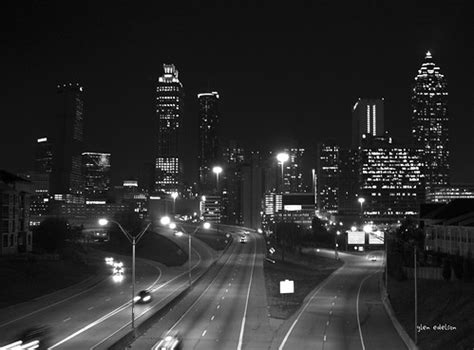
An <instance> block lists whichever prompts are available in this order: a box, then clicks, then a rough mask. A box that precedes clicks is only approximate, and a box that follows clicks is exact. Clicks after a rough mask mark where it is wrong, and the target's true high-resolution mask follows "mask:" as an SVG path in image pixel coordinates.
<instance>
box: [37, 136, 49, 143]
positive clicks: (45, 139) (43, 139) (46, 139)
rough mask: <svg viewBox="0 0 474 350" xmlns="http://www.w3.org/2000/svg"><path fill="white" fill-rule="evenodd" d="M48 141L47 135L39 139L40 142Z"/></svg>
mask: <svg viewBox="0 0 474 350" xmlns="http://www.w3.org/2000/svg"><path fill="white" fill-rule="evenodd" d="M46 141H48V138H47V137H42V138H40V139H38V143H40V142H46Z"/></svg>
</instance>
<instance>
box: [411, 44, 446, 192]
mask: <svg viewBox="0 0 474 350" xmlns="http://www.w3.org/2000/svg"><path fill="white" fill-rule="evenodd" d="M447 100H448V90H447V85H446V80H445V78H444V75H443V74H441V73H440V69H439V67H437V66H436V65H435V64H434V62H433V58H432V56H431V53H430V52H429V51H428V52H427V53H426V57H425V61H424V62H423V64H422V65H421V68H420V69H419V70H418V75H417V76H416V77H415V84H414V86H413V95H412V107H413V114H412V135H413V139H414V146H415V149H417V150H418V151H419V153H420V157H421V160H422V161H423V164H424V168H423V174H424V176H425V182H426V185H425V186H426V192H427V193H428V192H429V191H430V189H431V188H432V187H435V186H439V185H441V186H442V185H446V184H448V183H449V150H448V108H447Z"/></svg>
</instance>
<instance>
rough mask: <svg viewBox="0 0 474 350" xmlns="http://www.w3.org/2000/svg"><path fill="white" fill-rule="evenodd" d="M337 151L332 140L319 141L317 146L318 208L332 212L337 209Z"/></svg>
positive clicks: (336, 146)
mask: <svg viewBox="0 0 474 350" xmlns="http://www.w3.org/2000/svg"><path fill="white" fill-rule="evenodd" d="M339 152H340V147H339V146H338V145H337V144H336V143H335V142H333V141H328V142H324V143H319V144H318V147H317V158H316V163H317V167H316V169H317V179H318V180H317V199H316V202H317V205H318V210H321V211H325V212H327V213H331V214H334V213H336V212H337V211H338V196H339V189H338V186H339V176H340V168H339V163H340V160H339Z"/></svg>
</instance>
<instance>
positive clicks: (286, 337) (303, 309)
mask: <svg viewBox="0 0 474 350" xmlns="http://www.w3.org/2000/svg"><path fill="white" fill-rule="evenodd" d="M337 271H338V270H336V271H335V272H334V273H333V274H332V275H331V276H329V277H328V278H327V279H326V280H325V281H324V282H323V283H322V284H321V285H320V286H319V288H318V289H316V291H315V292H314V293H313V295H312V296H311V298H309V300H308V301H307V302H306V304H305V306H304V307H303V308H302V309H301V311H300V312H299V313H298V316H296V319H295V320H294V321H293V324H292V325H291V327H290V329H289V330H288V332H287V333H286V334H285V337H284V338H283V341H282V342H281V344H280V346H279V347H278V350H282V349H283V347H284V346H285V344H286V342H287V341H288V338H289V337H290V334H291V332H293V328H295V326H296V323H298V321H299V319H300V317H301V315H302V314H303V312H305V310H306V309H307V308H308V306H309V304H310V303H311V302H312V301H313V299H314V298H315V296H316V295H317V294H318V293H319V291H320V290H321V289H322V288H323V287H324V286H326V284H327V283H328V282H329V281H330V280H332V279H333V278H334V276H336V273H337ZM331 313H332V311H330V312H329V314H331Z"/></svg>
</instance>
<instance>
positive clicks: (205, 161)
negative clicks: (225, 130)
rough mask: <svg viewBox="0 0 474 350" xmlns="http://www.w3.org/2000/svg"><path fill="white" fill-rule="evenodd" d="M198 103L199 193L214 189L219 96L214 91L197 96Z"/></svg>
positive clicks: (217, 143)
mask: <svg viewBox="0 0 474 350" xmlns="http://www.w3.org/2000/svg"><path fill="white" fill-rule="evenodd" d="M197 98H198V101H199V154H198V162H199V183H200V185H201V191H204V192H206V191H208V190H209V189H211V188H213V187H214V185H213V184H214V181H213V179H214V177H215V175H214V174H213V173H212V167H213V166H214V165H217V162H218V160H219V124H220V115H219V94H218V93H217V92H215V91H213V92H209V93H202V94H198V95H197Z"/></svg>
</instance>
